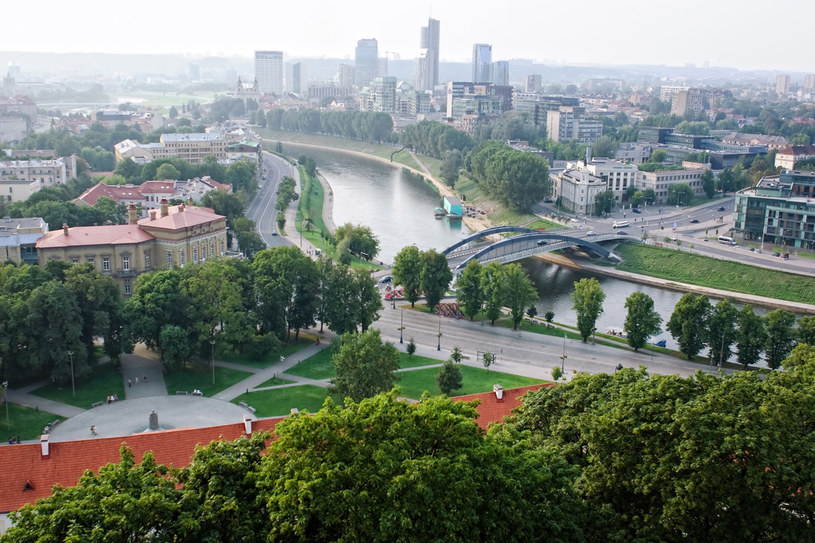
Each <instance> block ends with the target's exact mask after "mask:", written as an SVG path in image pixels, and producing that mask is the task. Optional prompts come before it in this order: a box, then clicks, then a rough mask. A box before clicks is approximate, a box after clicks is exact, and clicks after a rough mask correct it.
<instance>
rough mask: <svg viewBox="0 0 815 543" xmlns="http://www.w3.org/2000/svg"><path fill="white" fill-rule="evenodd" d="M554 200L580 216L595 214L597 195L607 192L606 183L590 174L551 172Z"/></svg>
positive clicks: (571, 170) (570, 170)
mask: <svg viewBox="0 0 815 543" xmlns="http://www.w3.org/2000/svg"><path fill="white" fill-rule="evenodd" d="M549 178H550V179H551V180H552V198H554V199H555V201H557V202H559V203H560V205H561V206H563V207H564V208H566V209H568V210H569V211H571V212H572V213H576V214H578V215H590V214H592V213H594V203H595V200H596V199H597V195H598V194H600V193H602V192H604V191H605V190H606V182H605V181H604V180H603V179H600V178H599V177H595V176H593V175H592V174H590V173H589V172H586V171H582V172H581V171H580V170H575V169H568V168H567V169H565V170H560V171H558V172H554V171H553V172H550V174H549Z"/></svg>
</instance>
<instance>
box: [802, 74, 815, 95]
mask: <svg viewBox="0 0 815 543" xmlns="http://www.w3.org/2000/svg"><path fill="white" fill-rule="evenodd" d="M804 90H805V91H807V92H812V91H814V90H815V74H806V75H805V76H804Z"/></svg>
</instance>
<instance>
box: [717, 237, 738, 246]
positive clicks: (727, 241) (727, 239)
mask: <svg viewBox="0 0 815 543" xmlns="http://www.w3.org/2000/svg"><path fill="white" fill-rule="evenodd" d="M719 243H724V244H725V245H736V240H734V239H733V238H731V237H730V236H719Z"/></svg>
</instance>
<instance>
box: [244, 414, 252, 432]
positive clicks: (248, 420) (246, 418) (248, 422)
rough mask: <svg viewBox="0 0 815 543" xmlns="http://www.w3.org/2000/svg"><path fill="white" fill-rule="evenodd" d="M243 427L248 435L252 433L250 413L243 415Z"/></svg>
mask: <svg viewBox="0 0 815 543" xmlns="http://www.w3.org/2000/svg"><path fill="white" fill-rule="evenodd" d="M243 428H244V430H245V431H246V435H251V434H252V417H250V416H249V415H244V416H243Z"/></svg>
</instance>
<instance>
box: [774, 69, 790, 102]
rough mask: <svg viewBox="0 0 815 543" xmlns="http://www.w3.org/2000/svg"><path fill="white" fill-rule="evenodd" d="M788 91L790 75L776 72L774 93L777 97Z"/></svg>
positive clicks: (786, 93) (784, 94)
mask: <svg viewBox="0 0 815 543" xmlns="http://www.w3.org/2000/svg"><path fill="white" fill-rule="evenodd" d="M789 92H790V76H789V75H787V74H778V75H777V76H775V93H776V94H777V95H778V97H779V98H781V97H784V96H786V95H788V94H789Z"/></svg>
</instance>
